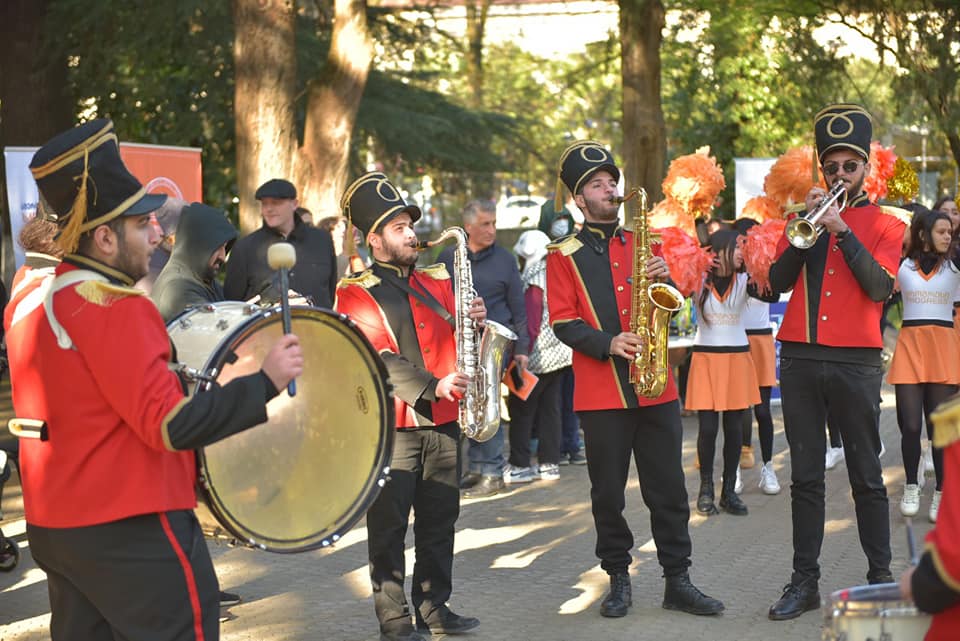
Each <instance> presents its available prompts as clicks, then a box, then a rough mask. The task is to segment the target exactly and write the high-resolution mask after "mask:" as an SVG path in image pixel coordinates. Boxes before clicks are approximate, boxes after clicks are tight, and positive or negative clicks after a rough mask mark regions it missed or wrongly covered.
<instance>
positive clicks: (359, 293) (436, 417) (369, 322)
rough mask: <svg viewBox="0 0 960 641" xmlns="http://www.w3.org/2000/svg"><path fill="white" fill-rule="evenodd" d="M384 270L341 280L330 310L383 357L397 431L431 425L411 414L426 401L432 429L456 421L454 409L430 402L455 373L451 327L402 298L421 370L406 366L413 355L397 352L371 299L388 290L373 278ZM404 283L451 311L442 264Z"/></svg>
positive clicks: (419, 271) (452, 303) (381, 312)
mask: <svg viewBox="0 0 960 641" xmlns="http://www.w3.org/2000/svg"><path fill="white" fill-rule="evenodd" d="M383 268H384V267H383V266H381V265H379V264H377V265H375V266H374V268H372V269H368V270H367V271H365V272H363V273H362V274H360V275H358V276H355V277H349V278H343V279H341V280H340V283H339V284H338V286H337V297H336V302H335V303H334V307H335V309H336V310H337V311H339V312H341V313H344V314H347V315H348V316H350V318H351V319H352V320H353V321H354V322H356V324H357V327H358V328H359V329H360V331H362V332H363V334H364V336H366V337H367V339H368V340H369V341H370V342H371V344H373V347H374V349H376V350H377V352H378V353H379V354H380V355H381V356H383V357H384V361H385V362H386V364H387V370H388V371H389V372H390V376H391V379H392V382H393V384H394V387H395V389H394V392H395V393H394V399H393V400H394V408H395V410H396V411H395V414H396V421H397V425H396V427H397V428H398V429H400V428H409V427H417V426H423V425H430V423H431V421H427V420H426V419H425V418H424V417H423V416H421V415H419V414H418V413H417V412H416V411H415V410H414V407H413V405H414V404H416V402H417V400H418V399H419V398H427V399H428V400H430V413H431V414H432V423H433V424H434V425H440V424H442V423H449V422H451V421H455V420H457V417H458V415H459V406H458V404H457V403H455V402H453V401H448V400H445V399H435V397H433V392H434V391H435V388H436V381H437V379H440V378H443V377H444V376H447V375H448V374H451V373H453V372H454V371H456V363H457V351H456V342H455V339H454V330H453V327H452V326H451V325H450V323H448V322H447V321H446V320H444V319H443V318H441V317H440V316H439V315H438V314H437V313H436V312H434V311H433V310H432V309H430V308H429V307H428V306H427V305H425V304H424V303H422V302H421V301H420V300H418V299H416V298H415V297H414V296H413V295H410V294H407V295H406V300H407V302H408V304H409V305H410V311H411V312H412V316H413V323H414V330H415V332H416V337H417V341H418V343H419V346H420V357H422V361H423V367H422V368H421V367H419V366H417V365H415V364H414V363H411V362H410V359H411V358H413V359H416V356H414V355H409V354H403V353H401V349H400V344H399V342H398V340H397V333H398V331H397V330H398V328H394V327H391V326H390V322H389V321H388V319H387V314H386V313H385V312H384V309H383V308H382V307H381V306H380V304H379V303H378V302H377V299H376V298H375V297H374V294H375V293H378V292H377V291H376V290H377V288H380V287H392V285H390V284H388V283H384V282H383V279H382V278H381V277H380V276H378V275H377V271H378V270H380V269H383ZM408 283H409V285H410V286H411V287H412V288H414V289H416V290H418V291H420V292H426V293H428V294H430V295H431V296H432V297H433V298H434V299H436V300H437V301H438V302H439V303H440V304H441V305H443V307H444V308H445V309H446V310H447V311H448V312H450V313H451V314H453V313H454V312H455V298H454V294H453V287H452V285H451V282H450V275H449V274H448V273H447V270H446V268H445V267H444V266H443V265H431V266H430V267H426V268H423V269H417V270H414V271H413V273H412V274H411V275H410V279H409V281H408ZM397 357H400V358H397ZM421 395H422V396H421ZM403 397H405V399H404V398H403ZM415 397H416V398H415Z"/></svg>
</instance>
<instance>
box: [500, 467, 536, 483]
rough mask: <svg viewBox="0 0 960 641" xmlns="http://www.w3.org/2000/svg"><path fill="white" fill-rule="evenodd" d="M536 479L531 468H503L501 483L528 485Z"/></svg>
mask: <svg viewBox="0 0 960 641" xmlns="http://www.w3.org/2000/svg"><path fill="white" fill-rule="evenodd" d="M535 479H536V476H535V475H534V473H533V468H532V467H513V466H510V465H508V466H505V467H504V468H503V482H504V483H506V484H507V485H514V484H517V483H530V482H532V481H533V480H535Z"/></svg>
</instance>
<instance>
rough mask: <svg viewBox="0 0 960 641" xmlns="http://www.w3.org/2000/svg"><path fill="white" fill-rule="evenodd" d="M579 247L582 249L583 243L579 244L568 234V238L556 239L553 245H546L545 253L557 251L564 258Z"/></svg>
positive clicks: (576, 239) (575, 237)
mask: <svg viewBox="0 0 960 641" xmlns="http://www.w3.org/2000/svg"><path fill="white" fill-rule="evenodd" d="M581 247H583V243H582V242H580V240H579V239H578V238H577V236H576V235H575V234H570V235H569V236H564V237H563V238H560V239H558V240H557V241H556V242H555V243H550V244H549V245H547V251H551V252H552V251H558V252H560V253H561V254H563V255H564V256H569V255H570V254H572V253H574V252H575V251H577V250H578V249H580V248H581Z"/></svg>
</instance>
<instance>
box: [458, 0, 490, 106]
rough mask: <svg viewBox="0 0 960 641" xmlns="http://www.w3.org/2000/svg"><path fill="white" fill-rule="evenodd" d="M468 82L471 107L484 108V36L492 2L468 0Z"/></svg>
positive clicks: (466, 4) (466, 3)
mask: <svg viewBox="0 0 960 641" xmlns="http://www.w3.org/2000/svg"><path fill="white" fill-rule="evenodd" d="M464 5H465V6H466V10H467V82H468V83H469V85H470V107H471V108H473V109H482V108H483V34H484V30H485V29H486V26H487V13H488V12H489V11H490V0H467V2H465V3H464Z"/></svg>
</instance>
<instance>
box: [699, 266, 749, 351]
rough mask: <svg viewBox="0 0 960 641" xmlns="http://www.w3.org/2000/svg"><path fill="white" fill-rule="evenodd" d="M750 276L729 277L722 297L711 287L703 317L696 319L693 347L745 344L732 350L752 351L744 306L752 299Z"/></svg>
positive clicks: (738, 345) (704, 304)
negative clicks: (745, 324) (728, 282)
mask: <svg viewBox="0 0 960 641" xmlns="http://www.w3.org/2000/svg"><path fill="white" fill-rule="evenodd" d="M747 278H748V276H747V275H746V274H743V273H741V274H736V275H735V276H734V277H733V278H732V279H731V280H730V286H729V287H728V288H727V292H726V294H725V295H724V296H723V298H722V299H721V298H720V296H719V295H718V294H717V292H716V290H715V289H713V288H712V287H711V289H710V293H709V295H708V296H707V298H706V300H705V301H704V302H703V311H702V312H701V317H700V318H699V319H698V321H697V335H696V337H695V338H694V339H693V344H694V350H696V349H697V348H698V347H708V348H710V347H728V348H729V347H732V348H737V347H742V348H743V350H738V349H732V350H730V351H747V350H749V345H750V344H749V342H748V341H747V332H746V329H745V327H744V309H745V307H746V304H747V300H748V299H749V296H748V295H747ZM704 321H707V322H704Z"/></svg>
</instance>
